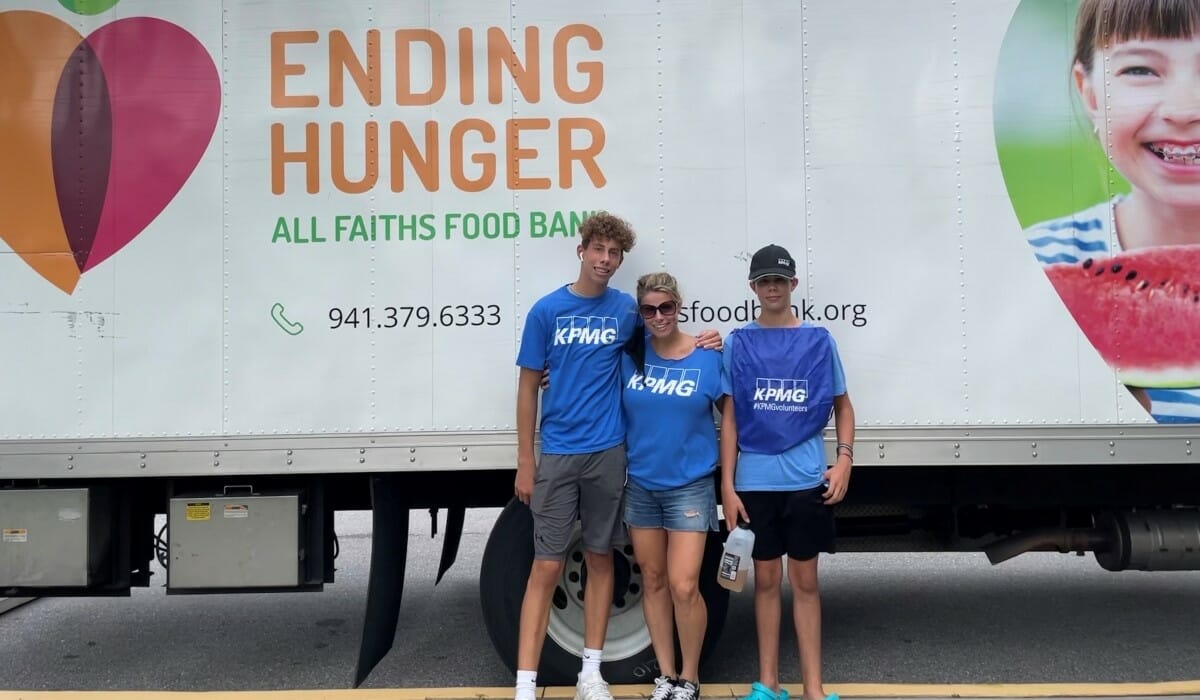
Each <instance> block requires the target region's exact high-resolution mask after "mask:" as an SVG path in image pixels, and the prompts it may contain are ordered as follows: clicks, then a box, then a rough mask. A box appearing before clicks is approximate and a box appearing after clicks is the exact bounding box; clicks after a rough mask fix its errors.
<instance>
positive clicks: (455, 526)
mask: <svg viewBox="0 0 1200 700" xmlns="http://www.w3.org/2000/svg"><path fill="white" fill-rule="evenodd" d="M466 521H467V509H466V508H464V507H463V506H453V507H451V508H447V509H446V539H444V540H442V558H441V560H439V561H438V572H437V580H435V581H434V582H433V585H435V586H436V585H437V584H439V583H441V582H442V577H443V576H445V575H446V572H447V571H449V570H450V567H451V566H454V560H455V559H457V558H458V545H459V543H461V542H462V533H463V525H464V523H466Z"/></svg>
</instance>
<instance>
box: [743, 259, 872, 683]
mask: <svg viewBox="0 0 1200 700" xmlns="http://www.w3.org/2000/svg"><path fill="white" fill-rule="evenodd" d="M797 284H798V280H797V279H796V262H795V260H794V259H793V258H792V256H791V254H789V253H788V251H787V250H786V249H785V248H783V247H781V246H778V245H769V246H766V247H764V248H762V249H760V250H759V251H758V252H756V253H755V254H754V257H753V258H752V259H751V261H750V288H751V289H752V290H753V291H754V293H755V295H757V297H758V301H759V304H760V306H761V311H760V312H759V316H758V319H757V320H756V321H752V322H750V323H748V324H746V326H745V327H743V328H741V329H738V330H737V331H734V332H733V333H732V334H731V335H730V338H729V341H728V342H727V344H726V348H725V353H724V357H723V361H724V373H723V380H724V381H723V383H724V385H725V386H724V390H725V393H726V394H728V395H730V396H732V397H733V401H731V402H730V404H729V405H728V406H727V408H726V410H725V411H724V413H723V414H722V416H721V495H722V504H723V507H724V511H725V517H726V519H727V520H728V524H729V526H730V528H733V527H736V526H738V524H739V523H740V524H742V525H743V526H744V527H747V528H749V529H750V530H751V531H753V532H754V535H755V540H754V552H753V558H754V579H755V584H754V613H755V614H754V617H755V625H756V627H757V630H758V666H759V680H758V682H756V683H754V684H753V685H752V686H751V690H750V694H749V695H748V696H746V699H745V700H788V697H789V694H788V691H787V690H784V689H782V688H781V687H780V685H779V619H780V613H781V610H780V580H781V579H782V576H783V564H782V560H783V555H784V554H786V555H787V557H788V581H789V582H790V584H791V587H792V597H793V598H792V618H793V621H794V623H795V625H796V638H797V642H798V644H799V647H800V672H801V676H802V679H803V683H804V698H805V700H821V699H822V698H826V697H830V698H836V697H837V696H836V695H831V696H826V695H825V691H824V689H823V687H822V683H821V598H820V591H819V589H818V587H817V558H818V554H819V553H820V552H833V551H834V521H833V509H832V507H831V506H833V505H834V504H836V503H838V502H840V501H841V500H842V499H843V498H844V497H845V496H846V490H847V488H848V487H849V484H850V469H851V464H852V463H853V460H854V448H853V443H854V407H853V406H852V405H851V403H850V395H849V394H848V393H847V392H846V378H845V373H844V372H843V370H842V363H841V359H840V358H839V357H838V353H837V346H836V344H835V343H834V342H833V338H832V337H831V336H830V335H829V332H828V331H826V330H825V329H824V328H820V327H817V326H813V325H811V324H808V323H802V322H801V321H800V319H799V318H797V316H796V314H795V312H794V311H793V310H792V291H793V290H794V289H795V288H796V285H797ZM831 412H832V414H833V417H834V426H835V429H836V432H837V443H838V445H837V450H836V452H837V460H836V462H835V464H834V465H833V466H832V467H828V465H827V462H826V458H825V446H824V437H823V433H824V428H825V426H826V425H827V423H828V421H829V417H830V413H831ZM827 467H828V468H827Z"/></svg>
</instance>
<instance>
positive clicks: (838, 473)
mask: <svg viewBox="0 0 1200 700" xmlns="http://www.w3.org/2000/svg"><path fill="white" fill-rule="evenodd" d="M850 465H851V461H850V458H849V457H847V456H846V455H838V459H837V462H836V463H835V464H834V465H833V466H832V467H830V468H829V469H826V470H825V481H827V482H829V488H827V489H825V493H823V494H822V496H823V497H824V498H825V505H830V506H832V505H835V504H838V503H841V502H842V499H844V498H845V497H846V492H847V491H848V490H850Z"/></svg>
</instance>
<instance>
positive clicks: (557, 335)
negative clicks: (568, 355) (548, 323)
mask: <svg viewBox="0 0 1200 700" xmlns="http://www.w3.org/2000/svg"><path fill="white" fill-rule="evenodd" d="M554 320H555V322H556V323H557V324H558V328H557V329H556V330H555V331H554V344H555V345H612V344H613V343H615V342H617V319H616V318H615V317H613V316H559V317H558V318H556V319H554Z"/></svg>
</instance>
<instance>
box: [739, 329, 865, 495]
mask: <svg viewBox="0 0 1200 700" xmlns="http://www.w3.org/2000/svg"><path fill="white" fill-rule="evenodd" d="M802 325H811V324H808V323H805V324H802ZM744 327H745V328H762V326H760V325H758V322H757V321H751V322H750V323H747V324H746V325H745V326H744ZM830 344H831V345H832V348H831V350H832V357H831V358H830V359H831V360H832V362H831V364H832V365H833V394H834V396H841V395H842V394H845V393H846V373H845V371H844V370H843V369H842V359H841V357H840V356H839V355H838V351H837V343H836V342H835V341H834V340H833V338H830ZM724 355H725V356H724V358H723V359H724V362H723V363H722V372H721V389H722V391H724V392H725V393H726V394H730V395H732V394H733V381H732V377H731V375H730V353H729V349H726V352H725V354H724ZM735 418H736V419H737V420H738V421H739V422H740V421H742V420H745V419H746V418H747V417H746V416H740V415H735ZM823 432H824V431H822V432H820V433H817V434H816V435H814V436H812V437H811V438H809V439H808V440H805V441H804V442H802V443H800V444H799V445H796V446H795V447H793V448H791V449H789V450H787V451H785V452H783V453H781V454H760V453H757V452H740V453H739V454H738V463H737V471H735V472H734V475H733V488H734V490H736V491H799V490H802V489H811V488H816V487H817V486H820V485H821V483H822V482H824V481H825V467H826V463H825V436H824V434H823Z"/></svg>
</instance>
